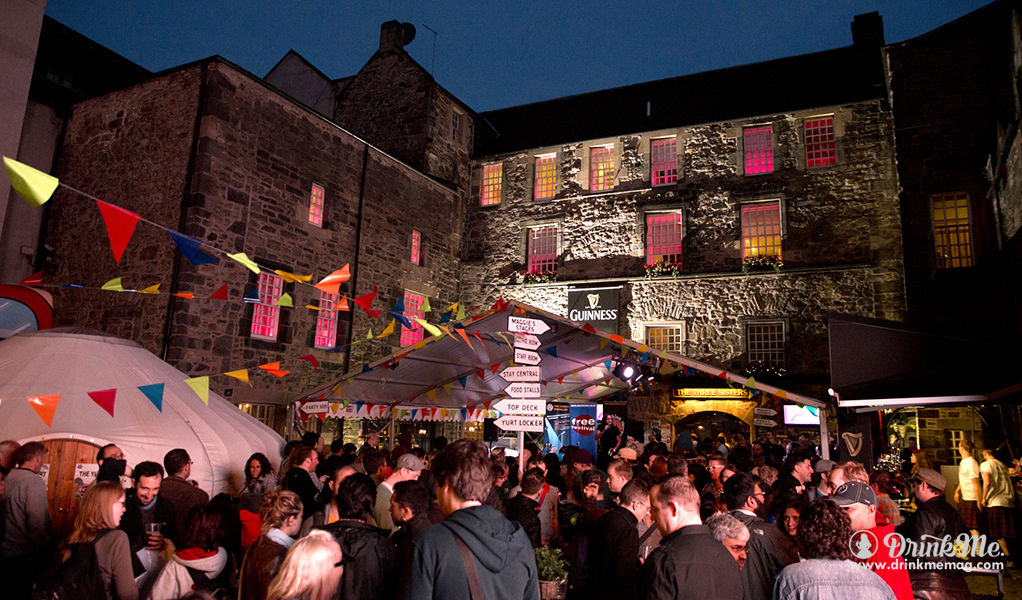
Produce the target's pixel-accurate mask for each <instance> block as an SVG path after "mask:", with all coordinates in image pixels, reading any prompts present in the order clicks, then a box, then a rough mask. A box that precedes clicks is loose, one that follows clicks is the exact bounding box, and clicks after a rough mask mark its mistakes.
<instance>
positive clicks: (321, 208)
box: [309, 181, 326, 229]
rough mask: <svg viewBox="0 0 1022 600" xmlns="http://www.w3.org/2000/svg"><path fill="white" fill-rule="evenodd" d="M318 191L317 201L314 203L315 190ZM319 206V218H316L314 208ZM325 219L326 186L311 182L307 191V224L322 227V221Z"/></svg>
mask: <svg viewBox="0 0 1022 600" xmlns="http://www.w3.org/2000/svg"><path fill="white" fill-rule="evenodd" d="M317 191H319V196H318V198H319V203H318V204H317V203H316V198H317V195H316V192H317ZM317 206H318V208H319V211H318V213H319V220H318V221H317V220H316V218H315V217H316V212H317V211H316V208H317ZM325 219H326V187H325V186H323V185H321V184H319V183H316V182H315V181H313V182H312V190H311V191H310V192H309V224H310V225H314V226H316V227H319V228H321V229H322V228H323V221H324V220H325Z"/></svg>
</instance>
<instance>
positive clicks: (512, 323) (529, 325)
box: [507, 317, 550, 335]
mask: <svg viewBox="0 0 1022 600" xmlns="http://www.w3.org/2000/svg"><path fill="white" fill-rule="evenodd" d="M507 330H508V331H510V332H512V333H531V334H533V335H539V334H541V333H546V332H548V331H550V326H549V325H547V324H546V321H544V320H542V319H527V318H525V317H508V318H507Z"/></svg>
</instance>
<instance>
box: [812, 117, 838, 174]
mask: <svg viewBox="0 0 1022 600" xmlns="http://www.w3.org/2000/svg"><path fill="white" fill-rule="evenodd" d="M836 164H837V149H836V145H835V143H834V117H822V118H819V119H808V120H806V165H808V166H810V167H825V166H827V165H836Z"/></svg>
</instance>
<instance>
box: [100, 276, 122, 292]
mask: <svg viewBox="0 0 1022 600" xmlns="http://www.w3.org/2000/svg"><path fill="white" fill-rule="evenodd" d="M100 289H101V290H107V291H110V292H123V291H124V286H123V285H121V278H120V277H115V278H113V279H111V280H110V281H108V282H106V283H104V284H103V287H101V288H100Z"/></svg>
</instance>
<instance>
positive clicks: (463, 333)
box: [458, 329, 475, 351]
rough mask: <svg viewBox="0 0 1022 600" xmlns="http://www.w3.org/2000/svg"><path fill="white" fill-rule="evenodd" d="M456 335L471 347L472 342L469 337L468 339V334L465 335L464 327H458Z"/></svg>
mask: <svg viewBox="0 0 1022 600" xmlns="http://www.w3.org/2000/svg"><path fill="white" fill-rule="evenodd" d="M458 335H460V336H461V339H463V340H465V343H466V344H468V347H469V348H472V342H470V341H469V339H468V336H467V335H465V330H464V329H459V330H458ZM472 350H473V351H474V350H475V348H472Z"/></svg>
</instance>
